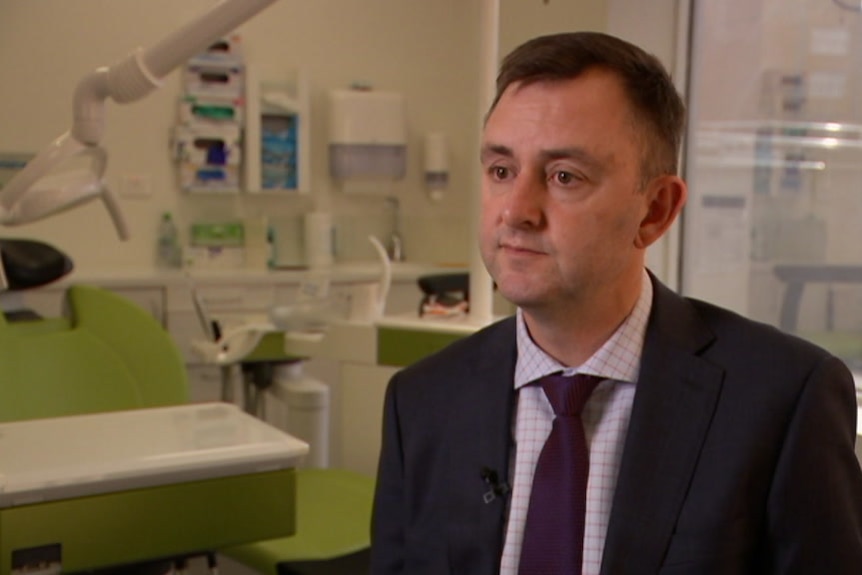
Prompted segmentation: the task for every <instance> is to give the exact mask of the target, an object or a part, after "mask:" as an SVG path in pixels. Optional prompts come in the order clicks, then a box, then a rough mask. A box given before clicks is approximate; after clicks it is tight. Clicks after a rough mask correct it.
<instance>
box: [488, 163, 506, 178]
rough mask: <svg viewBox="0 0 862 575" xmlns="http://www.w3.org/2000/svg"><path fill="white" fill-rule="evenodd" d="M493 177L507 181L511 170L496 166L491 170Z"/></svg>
mask: <svg viewBox="0 0 862 575" xmlns="http://www.w3.org/2000/svg"><path fill="white" fill-rule="evenodd" d="M491 175H492V176H494V178H496V179H498V180H505V179H506V178H507V177H508V175H509V168H505V167H503V166H494V167H493V168H491Z"/></svg>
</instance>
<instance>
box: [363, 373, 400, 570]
mask: <svg viewBox="0 0 862 575" xmlns="http://www.w3.org/2000/svg"><path fill="white" fill-rule="evenodd" d="M397 377H398V375H397V374H396V376H395V377H393V378H392V380H391V381H390V382H389V385H388V387H387V389H386V397H385V401H384V405H383V438H382V444H381V449H380V461H379V465H378V470H377V485H376V491H375V494H374V510H373V514H372V519H371V574H372V575H396V574H401V573H403V569H404V551H405V545H404V532H405V525H404V522H405V519H404V513H405V511H404V510H405V507H406V506H405V505H404V489H405V486H404V454H403V450H402V443H401V433H400V424H399V418H398V409H397V403H398V402H397V399H396V392H395V390H396V380H397Z"/></svg>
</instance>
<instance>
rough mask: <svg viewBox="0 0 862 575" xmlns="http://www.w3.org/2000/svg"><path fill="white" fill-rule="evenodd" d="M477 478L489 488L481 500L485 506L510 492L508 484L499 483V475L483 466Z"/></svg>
mask: <svg viewBox="0 0 862 575" xmlns="http://www.w3.org/2000/svg"><path fill="white" fill-rule="evenodd" d="M479 476H480V477H481V478H482V481H484V482H485V483H486V484H487V485H488V486H489V487H490V488H491V489H489V490H488V491H486V492H485V493H483V494H482V499H483V500H484V501H485V503H486V504H487V503H491V502H492V501H494V499H496V498H497V497H504V496H505V495H506V494H507V493H509V492H510V491H511V490H512V488H511V487H509V484H508V483H506V482H505V481H500V475H499V474H498V473H497V471H496V470H494V469H491V468H490V467H487V466H483V467H482V469H481V470H480V472H479Z"/></svg>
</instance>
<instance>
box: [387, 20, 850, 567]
mask: <svg viewBox="0 0 862 575" xmlns="http://www.w3.org/2000/svg"><path fill="white" fill-rule="evenodd" d="M683 117H684V109H683V104H682V102H681V100H680V98H679V96H678V94H677V93H676V91H675V89H674V88H673V85H672V83H671V80H670V78H669V77H668V76H667V73H666V72H665V71H664V69H663V68H662V66H661V65H660V64H659V63H658V61H657V60H655V59H654V58H653V57H652V56H649V55H647V54H645V53H644V52H643V51H641V50H640V49H639V48H636V47H635V46H632V45H630V44H628V43H626V42H623V41H621V40H618V39H616V38H613V37H610V36H607V35H603V34H597V33H574V34H561V35H555V36H546V37H541V38H537V39H534V40H531V41H530V42H527V43H526V44H524V45H523V46H521V47H519V48H517V49H516V50H515V51H514V52H513V53H512V54H510V55H509V56H508V57H507V58H506V59H505V61H504V62H503V64H502V68H501V72H500V75H499V77H498V82H497V97H496V100H495V102H494V104H493V105H492V108H491V111H490V112H489V114H488V116H487V118H486V123H485V129H484V134H483V140H482V148H481V162H482V167H483V170H484V177H483V186H482V215H481V233H480V246H481V252H482V256H483V260H484V262H485V264H486V267H487V268H488V270H489V272H490V273H491V275H492V276H493V278H494V280H495V282H496V284H497V286H498V288H499V290H500V292H501V293H502V294H503V295H504V296H506V298H508V299H509V300H511V301H512V302H514V303H515V304H516V305H517V306H518V311H517V314H516V316H515V317H514V318H508V319H505V320H503V321H501V322H498V323H496V324H494V325H492V326H490V327H488V328H486V329H483V330H481V331H479V332H478V333H476V334H474V335H472V336H471V337H468V338H465V339H463V340H461V341H459V342H457V343H455V344H454V345H452V346H450V347H448V348H447V349H445V350H443V351H442V352H440V353H438V354H436V355H434V356H432V357H429V358H426V359H425V360H423V361H420V362H418V363H417V364H415V365H413V366H411V367H408V368H407V369H405V370H403V371H402V372H400V373H399V374H397V375H395V376H394V377H393V379H392V381H391V382H390V385H389V388H388V391H387V396H386V405H385V413H384V434H383V447H382V452H381V457H380V468H379V476H378V485H377V492H376V497H375V510H374V520H373V527H372V573H374V574H375V575H390V574H396V573H399V574H400V573H403V574H407V575H422V574H434V575H440V574H444V573H453V574H459V575H484V574H493V573H498V572H499V573H502V574H503V575H515V574H521V575H525V574H527V573H554V572H559V573H579V572H581V571H580V567H581V566H582V567H583V573H585V574H597V573H601V574H602V575H626V574H653V573H665V574H671V573H673V574H691V575H709V574H712V573H715V574H752V575H754V574H757V575H763V574H790V573H800V574H827V573H828V574H830V575H836V574H847V575H858V574H859V573H862V472H860V467H859V463H858V462H857V460H856V458H855V454H854V440H855V415H856V409H855V395H854V386H853V381H852V378H851V375H850V373H849V371H848V370H847V368H846V367H845V366H844V365H843V364H842V363H841V362H840V361H839V360H838V359H836V358H835V357H833V356H831V355H829V354H828V353H826V352H825V351H823V350H820V349H818V348H816V347H814V346H813V345H810V344H809V343H806V342H804V341H802V340H800V339H797V338H794V337H792V336H789V335H786V334H782V333H780V332H779V331H778V330H776V329H773V328H771V327H768V326H765V325H761V324H757V323H754V322H752V321H749V320H747V319H744V318H742V317H740V316H738V315H735V314H733V313H731V312H729V311H726V310H722V309H719V308H717V307H714V306H711V305H709V304H706V303H703V302H698V301H694V300H689V299H684V298H682V297H680V296H678V295H676V294H674V293H673V292H671V291H670V290H669V289H668V288H666V287H665V286H663V285H662V284H661V283H660V282H658V281H657V280H656V279H655V278H654V277H653V276H651V275H650V274H649V273H648V272H647V271H646V270H645V268H644V261H645V250H646V248H647V247H648V246H649V245H651V244H652V243H653V242H655V241H656V240H657V239H658V238H659V237H661V235H662V234H663V233H664V232H665V231H666V230H667V229H668V228H669V226H670V225H671V224H672V222H673V221H674V219H675V218H676V217H677V215H678V214H679V211H680V209H681V208H682V206H683V204H684V203H685V199H686V193H687V192H686V186H685V183H684V182H683V181H682V180H681V179H680V178H679V177H678V176H677V175H676V174H677V155H678V151H679V143H680V139H681V134H682V129H683ZM554 372H562V375H563V376H565V377H568V376H570V375H571V374H574V373H580V374H591V375H593V376H599V378H595V377H593V378H588V377H586V378H585V379H590V380H591V381H601V383H598V386H597V387H596V388H595V390H594V391H592V393H591V394H590V393H589V392H587V397H588V398H589V399H588V401H587V403H586V407H584V408H583V412H582V414H581V415H580V416H579V417H580V418H581V420H582V423H583V425H582V427H581V429H582V430H583V431H582V433H584V434H585V436H586V439H585V441H586V444H587V450H588V458H589V459H588V461H589V463H588V474H589V479H588V481H586V487H585V491H586V493H585V495H581V497H585V500H586V503H585V505H586V511H585V513H584V511H583V509H581V511H580V518H579V519H577V521H575V520H572V521H569V519H568V518H566V519H565V520H564V523H566V522H571V523H576V522H577V523H581V524H583V525H582V526H581V528H580V529H581V533H582V536H580V535H579V536H577V537H574V538H572V539H571V544H569V543H568V541H569V540H566V541H567V542H566V543H561V544H558V543H554V544H552V545H551V546H550V548H549V547H548V545H547V544H546V543H547V542H546V541H541V540H540V541H538V543H536V542H535V539H536V537H535V535H533V536H532V537H531V533H533V530H534V528H533V527H532V525H534V524H535V523H532V521H534V520H533V518H532V517H531V516H530V508H531V506H532V505H533V500H532V499H531V497H534V496H541V495H542V494H544V496H548V495H550V497H549V499H550V501H551V503H553V502H554V501H556V500H557V499H558V500H559V501H560V502H562V501H563V500H565V499H567V498H568V496H569V495H568V489H569V488H568V487H567V488H566V489H565V490H556V491H554V490H552V491H551V492H550V493H549V492H548V491H547V489H545V488H542V489H538V488H537V489H535V490H534V489H532V488H533V486H534V485H538V482H539V481H540V476H544V473H545V471H542V472H541V473H540V471H539V468H540V467H542V465H543V464H542V462H541V459H542V455H541V454H540V452H541V451H542V450H543V444H545V443H546V442H548V443H550V441H551V439H550V438H551V436H552V435H554V434H555V433H557V431H556V429H557V423H556V422H557V419H555V413H554V409H556V408H554V409H552V408H551V403H550V401H549V398H551V395H552V394H553V393H554V392H553V391H552V389H551V390H548V388H547V387H544V384H542V385H536V384H535V382H536V381H544V380H545V379H552V378H545V376H547V375H549V374H553V373H554ZM582 377H583V376H582ZM570 379H576V378H570ZM579 381H580V380H579ZM581 467H583V465H582V466H581ZM543 485H544V484H543ZM579 489H581V488H579ZM533 491H534V492H535V493H531V492H533ZM562 491H566V492H565V493H563V492H562ZM562 508H563V504H562V503H560V505H559V510H554V509H552V510H551V511H548V510H547V509H546V510H544V511H542V512H541V513H540V512H538V511H534V515H540V516H542V517H541V518H542V519H547V520H555V519H556V517H555V516H556V515H562V514H563V511H562ZM566 517H568V515H567V516H566ZM564 527H565V526H564ZM545 533H550V535H548V536H545V535H543V536H542V537H539V539H542V538H547V537H551V538H553V537H555V536H556V535H555V532H554V531H551V532H545ZM528 538H529V539H530V541H531V542H530V543H529V547H530V548H531V549H532V548H533V546H535V545H538V546H539V548H541V547H542V545H545V548H544V550H543V551H542V552H541V554H542V555H543V556H544V557H545V558H546V559H549V560H556V557H557V556H558V555H559V556H560V557H563V556H564V555H567V554H568V553H569V548H570V547H572V548H576V549H577V555H576V556H575V559H576V561H577V562H578V567H574V568H563V570H561V571H560V570H557V571H555V570H554V568H553V567H535V566H534V565H535V558H534V557H532V555H535V553H533V552H532V551H530V552H528V551H527V550H526V548H527V547H528V545H527V540H528ZM528 555H529V557H528Z"/></svg>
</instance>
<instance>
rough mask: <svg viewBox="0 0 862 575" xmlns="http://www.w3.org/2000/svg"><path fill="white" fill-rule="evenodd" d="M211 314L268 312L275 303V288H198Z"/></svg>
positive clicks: (202, 300)
mask: <svg viewBox="0 0 862 575" xmlns="http://www.w3.org/2000/svg"><path fill="white" fill-rule="evenodd" d="M197 291H198V295H199V297H200V299H201V302H202V303H203V305H204V306H206V308H207V310H208V311H209V312H210V313H215V312H217V311H223V310H227V311H246V310H262V311H265V310H268V309H269V308H270V307H271V306H272V305H273V302H274V301H275V288H274V287H273V286H251V287H250V286H241V285H233V286H203V287H199V288H197Z"/></svg>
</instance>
